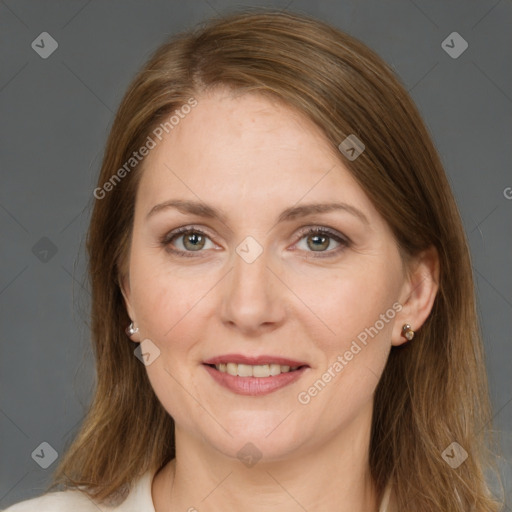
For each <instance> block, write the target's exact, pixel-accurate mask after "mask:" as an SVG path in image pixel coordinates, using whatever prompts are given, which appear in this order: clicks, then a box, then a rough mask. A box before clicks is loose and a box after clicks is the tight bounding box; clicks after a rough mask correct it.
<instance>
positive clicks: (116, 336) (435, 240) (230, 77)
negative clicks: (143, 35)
mask: <svg viewBox="0 0 512 512" xmlns="http://www.w3.org/2000/svg"><path fill="white" fill-rule="evenodd" d="M220 85H222V86H228V87H230V88H231V89H232V90H234V91H236V92H238V93H244V92H249V91H250V92H257V93H259V94H264V95H268V96H270V97H272V98H274V99H276V98H277V99H279V100H280V101H284V102H285V103H286V104H288V105H290V106H292V107H295V108H296V109H298V110H299V111H300V112H302V113H304V114H306V115H307V116H308V117H309V118H310V119H312V120H313V121H314V122H315V123H316V124H317V125H318V126H319V127H320V128H321V129H322V130H323V132H324V133H325V136H326V137H327V139H328V140H329V141H330V142H331V143H332V144H333V147H335V148H337V147H338V145H339V144H340V143H341V142H342V141H343V140H344V139H345V138H346V137H347V136H348V135H351V134H354V135H356V136H357V138H358V139H360V140H361V141H363V143H364V145H365V150H364V152H363V153H362V154H361V155H360V156H359V157H358V158H357V159H355V160H353V161H349V160H348V159H345V158H344V156H343V155H342V154H341V152H340V153H339V154H340V158H341V159H342V160H343V162H344V164H345V165H346V167H347V168H348V169H349V171H350V172H351V174H352V175H353V176H354V178H355V179H356V180H357V182H358V183H359V185H360V186H361V187H362V189H363V190H364V191H365V192H366V194H367V195H368V196H369V198H370V199H371V200H372V202H373V204H374V205H375V207H376V208H377V209H378V211H379V212H380V214H381V215H382V216H383V218H384V219H385V220H386V221H387V223H388V224H389V226H390V227H391V229H392V231H393V233H394V235H395V237H396V240H397V242H398V244H399V246H400V249H401V251H402V252H403V254H405V255H409V256H414V255H415V254H418V253H419V252H420V251H423V250H425V249H427V248H429V247H431V246H434V247H435V248H436V249H437V252H438V254H439V259H440V278H439V291H438V294H437V297H436V299H435V303H434V306H433V310H432V312H431V314H430V316H429V318H428V319H427V321H426V322H425V324H424V325H423V327H422V328H421V329H420V330H419V332H418V333H417V335H416V337H415V339H414V341H413V342H411V343H408V344H405V346H402V347H394V348H392V350H391V354H390V356H389V360H388V363H387V366H386V368H385V370H384V373H383V375H382V378H381V380H380V382H379V384H378V387H377V390H376V394H375V403H374V415H373V423H372V434H371V442H370V461H369V463H370V468H371V473H372V476H373V479H374V482H375V485H376V489H377V490H378V492H379V494H382V491H383V488H384V487H385V485H386V483H387V482H388V481H391V483H392V484H393V490H394V494H395V496H396V502H397V505H398V509H399V510H415V511H416V512H427V511H436V512H437V511H439V510H443V511H468V510H470V509H471V510H478V511H495V510H497V505H496V504H495V502H494V501H493V500H492V499H491V496H490V493H489V491H488V489H487V485H486V481H485V478H484V468H485V467H486V465H487V463H488V457H487V453H488V452H487V448H486V446H488V442H489V439H488V435H487V434H486V433H487V432H488V430H489V428H490V419H491V410H490V401H489V395H488V388H487V378H486V374H485V366H484V358H483V349H482V341H481V336H480V333H479V326H478V319H477V313H476V308H475V294H474V285H473V277H472V269H471V264H470V257H469V251H468V246H467V242H466V239H465V235H464V230H463V226H462V223H461V219H460V216H459V213H458V210H457V207H456V204H455V201H454V198H453V195H452V193H451V190H450V187H449V184H448V181H447V178H446V176H445V173H444V170H443V167H442V164H441V161H440V159H439V156H438V154H437V152H436V149H435V147H434V145H433V143H432V141H431V138H430V136H429V133H428V132H427V130H426V128H425V126H424V124H423V122H422V120H421V118H420V115H419V113H418V111H417V109H416V107H415V105H414V103H413V102H412V100H411V99H410V97H409V95H408V94H407V92H406V91H405V89H404V87H403V86H402V85H401V84H400V82H399V80H398V79H397V78H396V76H395V75H394V73H393V72H392V71H391V69H390V68H389V67H388V66H387V65H386V64H385V63H384V62H383V61H382V60H381V59H380V58H379V57H378V56H377V55H376V54H375V53H374V52H372V51H371V50H370V49H369V48H367V47H366V46H365V45H363V44H362V43H360V42H359V41H357V40H356V39H354V38H353V37H350V36H348V35H346V34H344V33H342V32H340V31H339V30H337V29H335V28H333V27H331V26H329V25H327V24H325V23H323V22H320V21H318V20H315V19H311V18H309V17H306V16H302V15H297V14H291V13H283V12H276V11H257V12H249V13H248V12H245V13H237V14H233V15H230V16H227V17H223V18H220V19H214V20H211V21H210V22H209V23H207V24H205V25H203V26H200V27H196V28H195V29H194V30H191V31H188V32H186V33H183V34H179V35H177V36H174V37H172V38H171V39H170V40H169V41H168V42H166V43H165V44H163V45H162V46H160V47H159V48H158V49H157V50H156V52H155V53H154V54H153V56H152V57H151V58H150V60H149V61H148V63H147V64H146V65H145V66H144V68H143V69H142V70H141V71H140V72H139V73H138V75H137V76H136V77H135V79H134V80H133V82H132V83H131V85H130V87H129V89H128V91H127V92H126V95H125V96H124V99H123V101H122V103H121V105H120V107H119V109H118V112H117V115H116V117H115V120H114V123H113V126H112V129H111V132H110V135H109V138H108V141H107V146H106V151H105V155H104V159H103V165H102V168H101V173H100V177H99V181H98V187H100V188H101V189H102V190H103V191H105V190H107V188H108V192H105V193H103V192H101V194H98V195H97V196H98V197H99V196H100V195H101V197H100V198H98V199H97V200H96V202H95V205H94V210H93V213H92V218H91V223H90V229H89V232H88V238H87V249H88V255H89V276H90V280H91V288H92V341H93V344H94V352H95V358H96V368H97V385H96V390H95V395H94V399H93V401H92V404H91V406H90V409H89V411H88V414H87V416H86V418H85V420H84V422H83V424H82V426H81V429H80V431H79V433H78V435H77V436H76V438H75V440H74V442H73V443H72V444H71V446H70V447H69V449H68V451H67V452H66V454H65V456H64V457H63V460H62V461H61V463H60V465H59V467H58V468H57V471H56V473H55V475H54V485H56V484H59V483H61V484H65V486H66V487H76V486H82V487H81V488H82V489H83V490H84V491H85V492H87V493H88V494H89V495H90V496H92V497H94V498H95V499H96V500H98V501H99V502H101V501H104V502H106V501H116V500H117V501H120V500H122V499H123V497H124V496H125V495H126V492H128V491H129V487H130V484H131V483H132V482H133V481H134V480H135V479H136V478H137V477H139V476H140V475H141V474H142V473H143V472H145V471H147V470H149V469H151V470H156V469H158V468H160V467H162V466H163V465H165V464H166V463H167V462H168V461H169V460H171V459H172V458H173V457H174V456H175V447H174V422H173V420H172V418H171V417H170V416H169V414H168V413H167V412H166V411H165V410H164V408H163V407H162V405H161V404H160V402H159V401H158V399H157V397H156V395H155V393H154V392H153V389H152V387H151V384H150V382H149V380H148V377H147V374H146V370H145V367H144V365H142V364H141V363H140V362H139V361H138V359H137V358H136V357H134V354H133V350H134V347H135V346H136V345H135V344H134V343H132V342H131V341H130V340H129V339H128V338H127V336H126V334H125V331H124V329H125V327H126V326H127V325H128V323H129V321H130V319H129V317H128V315H127V312H126V309H125V305H124V302H123V297H122V294H121V291H120V284H119V283H120V276H121V275H122V273H123V272H124V270H125V262H126V257H127V254H128V250H129V241H130V236H131V229H132V222H133V212H134V204H135V194H136V190H137V183H138V179H139V178H140V175H141V172H142V171H143V163H144V162H143V161H142V164H141V165H135V166H134V167H133V169H131V168H129V167H128V168H127V167H126V162H128V161H129V160H130V158H131V156H132V155H133V152H134V151H137V150H138V149H139V148H141V147H142V146H143V145H144V144H145V143H146V141H147V137H148V136H149V135H150V134H151V133H152V130H154V129H155V127H157V126H159V125H160V124H161V123H163V122H165V121H166V120H167V119H168V118H169V116H170V115H171V114H172V112H173V111H175V110H176V109H180V108H181V107H182V106H183V105H185V104H187V102H189V101H190V99H191V98H199V101H200V95H201V93H202V92H204V91H206V90H208V89H209V88H213V87H216V86H220ZM123 165H125V170H127V172H125V173H121V174H122V179H117V178H116V179H115V180H113V176H114V175H115V174H116V173H117V176H118V177H119V176H120V174H119V173H118V170H119V169H120V168H122V167H123ZM107 182H109V183H110V184H111V186H105V184H106V183H107ZM97 190H99V189H97ZM453 442H456V443H458V444H459V445H460V446H462V447H463V448H464V449H465V450H466V451H467V452H468V454H469V456H468V458H467V459H466V460H465V461H464V463H462V464H461V465H460V466H459V467H457V468H452V467H451V466H450V465H449V464H447V462H445V460H444V458H443V457H442V455H441V454H442V452H443V451H444V450H445V449H446V448H447V447H449V446H450V445H451V443H453ZM471 507H474V508H471Z"/></svg>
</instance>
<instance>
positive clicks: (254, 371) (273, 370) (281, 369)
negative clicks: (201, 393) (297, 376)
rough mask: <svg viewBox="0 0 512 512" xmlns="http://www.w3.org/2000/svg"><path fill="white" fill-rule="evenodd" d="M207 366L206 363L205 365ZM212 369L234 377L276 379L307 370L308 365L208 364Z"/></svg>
mask: <svg viewBox="0 0 512 512" xmlns="http://www.w3.org/2000/svg"><path fill="white" fill-rule="evenodd" d="M205 364H206V363H205ZM206 366H209V367H210V368H214V369H216V370H217V371H219V372H220V373H227V374H229V375H232V376H233V377H256V378H265V377H276V376H277V375H281V374H282V373H290V372H295V371H297V370H300V369H302V368H307V365H299V366H290V365H281V364H278V363H270V364H257V365H250V364H243V363H219V364H206Z"/></svg>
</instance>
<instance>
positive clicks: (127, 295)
mask: <svg viewBox="0 0 512 512" xmlns="http://www.w3.org/2000/svg"><path fill="white" fill-rule="evenodd" d="M118 282H119V288H120V289H121V293H122V294H123V298H124V303H125V306H126V311H127V312H128V316H129V317H130V318H131V319H132V322H133V323H134V326H135V327H137V322H136V316H135V311H134V309H133V307H132V303H131V290H130V276H129V275H128V274H127V273H123V275H121V276H119V281H118ZM129 337H130V339H131V340H132V341H139V339H138V333H137V334H133V335H132V336H129Z"/></svg>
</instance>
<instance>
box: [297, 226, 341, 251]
mask: <svg viewBox="0 0 512 512" xmlns="http://www.w3.org/2000/svg"><path fill="white" fill-rule="evenodd" d="M302 240H305V246H304V244H303V245H302V247H300V242H302ZM332 242H334V243H335V244H338V245H337V246H336V247H334V248H332V247H331V245H332ZM347 245H348V241H347V240H345V239H344V238H342V237H341V236H339V235H336V234H335V233H332V232H331V231H329V230H326V229H321V228H315V229H310V230H308V231H306V232H305V233H303V234H302V236H301V238H300V240H299V244H297V246H298V247H299V249H301V250H305V251H307V252H328V253H333V252H338V251H337V249H339V248H340V246H341V247H343V246H347ZM329 247H331V248H330V250H327V249H329Z"/></svg>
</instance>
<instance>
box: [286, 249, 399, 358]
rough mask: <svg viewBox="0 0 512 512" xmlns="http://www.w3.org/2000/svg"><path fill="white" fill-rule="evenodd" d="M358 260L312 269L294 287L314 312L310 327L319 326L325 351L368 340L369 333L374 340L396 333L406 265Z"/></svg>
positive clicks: (319, 337)
mask: <svg viewBox="0 0 512 512" xmlns="http://www.w3.org/2000/svg"><path fill="white" fill-rule="evenodd" d="M355 260H356V258H354V259H353V260H352V261H353V263H351V264H349V263H347V265H343V266H339V267H338V268H336V269H326V268H322V269H320V268H316V269H315V268H309V269H307V271H306V272H303V273H302V274H301V275H300V278H298V277H297V278H296V282H295V283H293V284H292V287H293V290H294V292H295V293H296V295H297V297H299V298H300V300H301V302H302V303H303V304H304V306H305V308H306V309H308V310H309V313H308V315H309V317H310V318H311V321H310V325H311V326H313V325H314V324H315V323H316V324H318V326H319V327H318V329H317V333H318V336H316V337H317V339H318V340H319V341H320V342H321V343H322V344H323V345H324V348H329V347H330V348H331V349H332V350H340V349H343V348H344V347H345V346H346V345H347V344H350V342H351V341H352V340H354V339H357V337H358V336H359V338H360V339H361V340H363V341H364V339H365V334H366V336H367V338H368V339H369V340H372V339H374V338H376V337H377V336H379V337H380V338H389V337H390V335H391V329H392V326H393V318H394V316H395V314H394V310H393V309H392V306H393V304H394V303H395V301H396V298H397V297H398V290H399V279H400V271H399V269H400V266H399V265H395V264H394V263H395V262H394V261H393V259H391V258H390V259H386V258H379V260H377V259H376V258H375V259H372V258H369V261H363V259H362V258H361V261H359V262H355ZM390 310H391V311H390ZM386 312H388V313H386ZM381 315H384V316H383V317H382V316H381ZM376 324H377V325H376ZM375 328H376V330H377V331H378V334H376V332H375ZM368 331H370V333H371V334H369V333H368ZM320 334H321V335H320ZM331 355H332V354H331Z"/></svg>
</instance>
